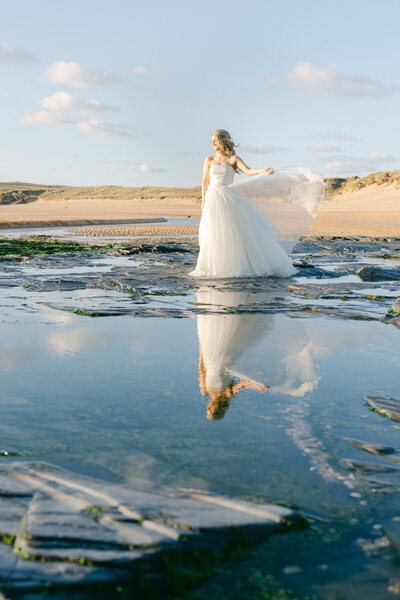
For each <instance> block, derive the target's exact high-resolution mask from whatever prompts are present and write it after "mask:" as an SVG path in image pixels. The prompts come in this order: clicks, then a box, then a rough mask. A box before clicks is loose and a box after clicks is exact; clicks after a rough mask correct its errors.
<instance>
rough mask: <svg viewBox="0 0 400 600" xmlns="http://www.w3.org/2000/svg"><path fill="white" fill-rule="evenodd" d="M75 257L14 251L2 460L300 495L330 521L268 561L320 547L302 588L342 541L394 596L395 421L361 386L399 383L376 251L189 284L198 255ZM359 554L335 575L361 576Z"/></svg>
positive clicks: (390, 290)
mask: <svg viewBox="0 0 400 600" xmlns="http://www.w3.org/2000/svg"><path fill="white" fill-rule="evenodd" d="M124 252H125V250H124ZM78 254H79V253H78ZM78 254H77V255H76V256H75V257H74V255H73V256H71V257H67V256H65V255H56V256H49V257H46V256H44V257H34V258H32V259H29V260H27V261H26V262H25V263H13V262H12V261H8V262H7V260H6V261H4V262H3V273H2V277H1V280H0V306H1V317H2V323H1V328H0V390H1V394H0V409H1V420H0V446H1V447H0V451H3V454H5V453H6V452H8V453H9V454H8V455H7V454H5V455H4V456H2V457H1V458H0V460H2V461H8V460H10V455H16V456H13V458H12V460H19V461H27V460H30V461H36V462H38V461H46V462H48V463H51V464H54V465H58V466H61V467H64V468H67V469H69V470H70V471H72V472H75V473H80V474H85V475H90V476H94V477H97V478H100V479H103V480H104V481H105V482H106V481H110V482H117V483H129V484H133V485H135V484H138V483H146V482H152V483H153V484H154V483H156V484H159V485H169V486H173V487H175V488H179V487H184V488H197V489H202V490H209V491H211V492H215V493H217V494H222V495H225V496H232V497H240V498H243V499H251V500H255V501H258V502H272V503H283V504H285V505H289V506H295V507H297V508H298V509H299V510H300V511H301V512H302V514H304V515H306V516H307V517H308V518H310V519H311V522H316V523H324V524H326V525H323V526H322V525H321V529H319V530H318V533H315V531H316V530H314V529H312V530H311V531H312V534H310V536H309V538H306V537H303V538H301V545H302V547H306V546H307V543H308V544H311V546H310V548H309V555H307V559H305V558H304V557H303V558H302V559H300V558H299V556H298V548H296V544H295V542H294V546H293V544H292V549H291V551H290V552H289V550H288V548H289V546H290V542H285V543H287V544H288V545H287V548H286V547H283V546H279V543H278V542H275V544H277V547H276V549H275V551H274V552H273V553H272V554H271V553H270V552H269V551H268V550H267V546H265V547H264V549H261V550H260V553H259V555H258V561H259V564H258V565H257V568H261V571H262V569H265V570H266V571H265V572H266V573H269V572H270V570H271V569H272V571H273V570H274V568H275V569H278V572H282V569H283V568H284V567H285V566H287V564H286V561H287V560H289V556H290V560H291V561H292V562H293V561H294V565H295V566H296V561H297V562H299V563H301V564H302V565H303V567H304V562H307V560H308V561H310V560H311V558H310V557H314V558H313V559H312V560H314V563H315V564H314V565H313V569H314V571H312V572H313V573H314V575H313V576H312V577H311V575H310V577H311V579H312V581H311V582H308V583H307V581H306V579H307V577H306V576H305V575H304V576H302V579H301V578H300V579H297V580H295V581H294V582H291V585H294V586H295V587H296V585H298V584H299V582H301V584H299V585H300V587H302V588H304V589H305V590H306V591H308V590H310V589H311V591H315V585H314V584H315V580H316V577H317V575H315V573H317V574H318V573H319V571H318V569H319V566H318V562H316V561H318V560H320V561H322V560H323V558H322V556H323V555H324V553H326V556H325V559H326V560H333V559H332V556H330V558H329V552H333V550H332V549H334V548H337V549H338V548H340V549H341V550H340V552H341V553H342V554H343V548H344V547H346V545H347V546H349V547H351V548H353V550H352V552H353V553H354V548H358V553H359V555H361V554H363V553H364V554H363V555H365V561H366V562H365V561H364V563H363V565H362V568H363V569H364V571H369V570H370V569H372V571H373V570H374V569H377V570H378V571H379V570H380V571H379V573H380V574H379V576H377V578H376V580H375V583H376V586H375V583H374V586H375V587H374V586H373V587H371V588H369V583H368V582H367V581H364V583H363V584H362V585H360V590H361V592H362V597H363V598H369V597H371V598H372V597H374V594H375V597H376V594H377V593H378V594H380V597H382V598H383V597H386V596H384V595H383V591H382V590H385V594H386V592H387V593H388V594H389V592H388V591H387V589H388V584H387V581H388V580H389V578H393V576H394V575H395V576H397V570H396V569H395V568H394V567H393V568H392V567H391V566H390V561H389V558H390V557H392V556H393V555H394V554H396V552H397V551H398V548H399V547H400V530H399V527H398V522H399V515H398V507H397V495H398V490H399V489H400V476H399V473H400V469H399V468H398V465H399V464H400V444H398V437H399V429H400V422H399V421H395V420H391V419H388V418H384V417H383V416H382V415H381V414H379V413H378V412H377V411H376V410H371V406H370V404H368V403H367V402H366V400H365V397H382V398H399V395H400V392H399V385H398V381H399V379H398V373H399V367H400V335H399V329H398V327H395V326H393V324H391V322H390V319H388V318H386V317H385V315H386V316H387V314H389V313H388V310H389V309H390V306H391V305H392V304H393V302H394V300H395V298H396V297H398V296H399V290H398V283H397V282H396V281H394V280H389V281H385V280H380V281H379V282H377V283H375V282H374V281H372V280H371V281H362V280H360V277H359V276H358V274H357V273H358V271H357V269H359V268H360V264H361V266H363V265H364V264H369V265H373V266H376V267H377V268H379V267H380V263H377V262H376V261H375V262H373V261H368V260H367V258H368V257H365V256H361V257H360V256H359V255H357V253H355V254H354V255H353V256H350V257H349V256H347V257H346V256H343V257H342V259H341V260H340V257H339V259H338V254H335V255H334V256H332V257H331V260H330V262H329V260H328V257H327V255H326V253H325V251H324V253H322V254H321V256H320V259H321V260H319V259H318V256H317V255H313V264H312V265H305V267H304V266H302V267H301V268H299V272H298V274H297V275H296V277H293V278H291V279H290V280H274V279H270V280H262V281H255V280H249V281H248V282H243V281H242V282H237V281H236V282H235V281H226V282H210V281H209V282H196V285H195V286H194V285H192V284H191V282H189V281H188V279H187V277H186V275H185V273H186V272H187V271H188V270H189V269H190V264H191V261H192V263H193V260H194V257H193V256H192V255H191V254H189V255H188V254H185V253H182V254H181V255H178V257H176V256H175V255H167V254H161V255H160V254H142V255H140V256H136V255H135V257H134V258H132V256H130V255H125V256H119V255H114V256H111V255H110V256H104V255H103V256H97V257H96V256H93V257H92V256H91V255H90V253H89V254H88V255H83V254H82V255H80V254H79V255H78ZM299 257H301V259H302V260H304V259H306V258H307V253H303V254H301V255H300V254H299ZM387 266H388V263H385V264H384V267H387ZM390 266H392V267H393V268H395V267H396V265H395V264H393V265H392V264H391V265H390ZM352 268H353V271H352ZM393 272H394V271H393ZM378 274H379V273H378ZM185 277H186V279H185ZM110 311H111V312H110ZM112 311H115V312H117V313H118V312H119V314H118V316H113V314H114V313H113V312H112ZM93 315H102V316H103V318H94V317H93ZM155 315H158V316H155ZM162 315H164V316H162ZM167 316H168V317H179V318H167ZM380 319H381V320H380ZM290 535H291V536H292V537H291V539H292V540H296V536H295V535H294V534H290ZM312 536H314V537H312ZM335 536H336V537H335ZM278 537H279V536H278ZM307 539H308V541H307ZM310 539H311V542H310ZM316 540H317V541H316ZM281 544H283V542H281ZM314 544H316V545H317V546H318V548H319V550H318V552H317V553H315V552H314V550H313V548H314V546H313V545H314ZM272 545H273V544H272ZM388 546H390V548H391V552H392V554H390V555H389V554H388V550H387V548H388ZM286 552H288V558H286ZM319 553H321V558H319V556H318V555H319ZM338 553H339V550H336V554H338ZM271 556H274V557H275V558H274V560H275V563H274V565H273V564H272V563H271V560H272V559H271ZM357 556H358V555H357ZM342 558H343V557H342V555H341V557H340V560H342ZM325 559H324V560H325ZM335 560H336V561H337V560H338V557H337V556H336V558H335ZM346 560H348V559H346ZM353 560H354V557H353V555H352V557H351V560H350V559H349V560H348V562H347V563H346V565H345V566H344V567H343V573H342V574H340V573H339V574H338V573H337V572H335V573H333V572H332V574H329V576H328V575H327V576H326V577H327V578H328V579H329V582H330V583H329V585H330V584H331V582H332V581H335V582H336V581H338V578H339V580H340V581H343V582H344V581H348V580H349V579H351V578H352V577H357V575H356V572H357V568H361V567H360V564H361V563H362V561H361V562H360V559H359V558H358V559H357V560H358V563H357V567H355V566H354V564H353V563H352V562H351V561H353ZM349 561H350V562H349ZM385 561H386V562H385ZM261 563H262V564H263V565H264V566H263V567H260V564H261ZM350 563H351V564H350ZM277 565H278V566H277ZM290 565H291V563H289V567H290ZM303 567H302V568H303ZM241 569H242V567H241ZM315 569H317V571H315ZM242 570H243V569H242ZM300 571H301V569H300ZM262 572H263V573H264V574H265V572H264V571H262ZM296 572H297V571H296V570H295V571H293V573H296ZM310 572H311V571H310ZM288 573H289V574H290V569H289V571H288ZM229 577H230V576H229ZM229 577H228V579H229ZM243 577H244V580H245V587H246V586H247V585H250V584H249V583H248V582H249V581H250V579H249V577H250V576H249V575H248V574H245V575H244V576H243ZM288 577H289V580H290V575H288ZM318 577H319V575H318ZM223 581H224V582H225V583H226V580H223ZM377 582H378V583H377ZM225 583H223V585H225ZM327 585H328V584H327ZM329 585H328V588H327V592H326V595H324V594H322V595H321V596H320V597H321V598H325V597H326V598H329V599H330V598H331V597H332V598H334V597H335V596H334V595H332V594H333V592H332V593H331V591H332V589H331V588H330V587H329ZM335 585H336V583H335ZM336 589H337V588H335V590H336ZM232 593H233V591H232ZM324 593H325V592H324ZM335 593H336V592H335ZM346 593H347V594H348V590H347V591H346ZM204 594H205V596H204V597H210V598H211V597H214V596H213V594H212V593H211V592H210V591H209V592H207V591H205V592H204ZM329 594H331V595H329ZM368 594H370V595H368ZM199 597H200V596H199ZM201 597H203V596H201ZM217 597H218V594H215V598H217ZM232 597H233V596H232ZM237 597H238V598H246V591H244V592H243V594H242V595H241V596H240V595H238V596H237ZM343 597H347V596H346V595H344V596H343ZM353 597H354V598H355V597H357V596H354V595H351V594H350V595H349V596H348V598H353ZM235 598H236V596H235Z"/></svg>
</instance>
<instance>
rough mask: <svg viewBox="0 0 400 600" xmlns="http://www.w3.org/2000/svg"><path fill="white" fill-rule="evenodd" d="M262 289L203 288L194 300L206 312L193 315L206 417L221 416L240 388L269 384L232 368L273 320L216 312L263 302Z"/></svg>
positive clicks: (266, 387)
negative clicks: (252, 290) (224, 289)
mask: <svg viewBox="0 0 400 600" xmlns="http://www.w3.org/2000/svg"><path fill="white" fill-rule="evenodd" d="M267 295H268V294H266V293H261V292H258V293H257V292H256V293H254V292H247V291H233V292H232V291H220V290H215V289H213V288H203V289H200V290H199V291H198V292H197V302H198V303H199V304H203V305H208V307H209V309H210V311H212V310H213V309H214V310H216V311H218V312H219V314H213V313H212V312H210V313H209V314H206V315H199V316H198V317H197V329H198V336H199V378H200V391H201V393H202V394H203V395H204V396H209V398H210V400H209V403H208V406H207V418H208V419H222V418H223V416H224V414H225V412H226V410H227V409H228V408H229V404H230V400H231V398H232V397H233V396H235V395H236V394H238V393H239V392H240V391H241V390H243V389H249V388H250V389H254V390H258V391H260V392H266V391H267V390H269V388H270V386H269V385H268V384H267V383H265V382H263V381H258V380H257V378H255V377H247V376H246V375H245V374H241V373H238V372H237V371H236V369H237V366H238V364H239V363H240V359H241V357H242V356H243V355H244V353H245V352H247V351H248V350H249V349H251V348H253V347H254V346H256V345H258V343H259V342H260V341H261V340H262V339H263V338H265V336H267V335H268V332H269V331H270V330H271V329H272V327H273V323H274V315H269V314H257V313H256V314H246V313H242V314H229V312H228V313H227V314H220V311H221V310H224V309H228V310H229V309H235V308H238V307H240V306H246V305H248V304H254V303H258V302H265V300H266V298H267Z"/></svg>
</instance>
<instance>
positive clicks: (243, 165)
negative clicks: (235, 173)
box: [236, 156, 274, 175]
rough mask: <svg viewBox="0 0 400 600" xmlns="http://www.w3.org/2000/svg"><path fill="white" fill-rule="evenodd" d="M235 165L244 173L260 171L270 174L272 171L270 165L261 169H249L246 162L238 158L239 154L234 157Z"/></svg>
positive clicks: (257, 173)
mask: <svg viewBox="0 0 400 600" xmlns="http://www.w3.org/2000/svg"><path fill="white" fill-rule="evenodd" d="M236 167H237V168H238V169H239V171H242V173H244V174H245V175H259V174H260V173H268V174H269V175H272V173H273V172H274V169H273V168H272V167H265V168H263V169H250V168H249V167H248V166H247V165H246V163H244V162H243V161H242V159H241V158H239V156H237V157H236Z"/></svg>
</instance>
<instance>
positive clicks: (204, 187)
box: [201, 156, 210, 210]
mask: <svg viewBox="0 0 400 600" xmlns="http://www.w3.org/2000/svg"><path fill="white" fill-rule="evenodd" d="M209 183H210V157H209V156H207V158H206V159H205V161H204V166H203V181H202V183H201V210H203V207H204V203H205V201H206V192H207V188H208V184H209Z"/></svg>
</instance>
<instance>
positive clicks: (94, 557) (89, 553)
mask: <svg viewBox="0 0 400 600" xmlns="http://www.w3.org/2000/svg"><path fill="white" fill-rule="evenodd" d="M0 481H1V490H2V494H1V498H0V499H1V502H2V504H1V506H0V508H1V511H2V515H4V517H6V518H5V520H4V521H2V520H0V524H1V526H2V528H3V529H2V538H3V541H4V540H7V541H8V543H7V544H4V543H3V544H1V543H0V585H4V587H5V589H6V590H8V589H15V588H18V587H21V586H27V585H30V586H38V585H40V584H41V583H42V582H43V581H44V580H45V581H51V582H56V583H59V584H62V585H64V586H65V585H68V584H71V583H74V584H77V583H87V582H88V581H98V582H100V581H107V580H109V579H117V578H121V569H122V570H124V569H126V568H127V567H130V565H132V564H133V563H136V562H137V561H143V560H144V559H145V560H146V561H147V563H146V564H150V563H151V561H152V560H153V557H154V558H156V557H157V556H159V555H160V553H162V552H166V551H168V552H170V551H171V550H173V551H179V552H181V551H182V550H185V552H186V551H189V550H190V549H198V548H212V550H213V551H214V552H215V551H216V550H217V549H218V547H221V548H222V547H226V544H229V543H230V540H232V541H234V539H236V537H237V535H239V533H238V532H240V536H242V538H241V539H247V540H248V542H249V543H250V542H251V543H257V542H258V541H262V540H265V539H266V538H267V537H268V536H270V535H271V534H272V533H273V532H274V531H277V530H278V529H279V530H281V529H282V528H283V529H285V528H288V527H293V526H296V524H298V526H300V527H303V526H304V523H303V521H302V519H301V518H300V517H299V516H298V515H297V514H296V513H295V512H294V511H292V510H291V509H288V508H285V507H281V506H275V505H270V504H257V503H254V502H248V501H244V500H237V499H235V498H228V497H224V496H217V495H214V494H211V493H208V492H204V491H201V490H195V489H183V488H179V489H172V488H160V487H159V486H157V487H152V486H148V487H145V488H140V487H133V486H128V485H118V484H113V483H106V482H103V481H98V480H95V479H91V478H88V477H82V476H79V475H76V474H74V473H69V472H68V471H65V470H63V469H60V468H57V467H53V466H51V465H48V464H44V463H30V462H15V463H9V464H8V467H7V468H4V467H1V466H0ZM6 535H7V536H8V537H7V538H6ZM243 536H244V537H243ZM14 538H15V539H14ZM235 543H236V542H235ZM12 550H13V551H14V553H17V554H18V555H19V557H20V558H19V559H18V560H17V556H16V554H13V553H12ZM2 558H4V560H2ZM24 559H34V560H35V561H40V562H32V560H27V561H26V560H24ZM43 561H44V562H43ZM47 561H51V562H47ZM71 563H76V564H71ZM105 566H107V568H106V569H105V568H104V567H105ZM97 575H98V577H97Z"/></svg>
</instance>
